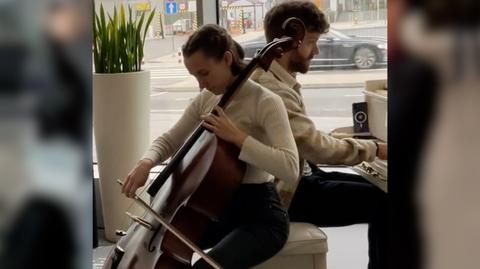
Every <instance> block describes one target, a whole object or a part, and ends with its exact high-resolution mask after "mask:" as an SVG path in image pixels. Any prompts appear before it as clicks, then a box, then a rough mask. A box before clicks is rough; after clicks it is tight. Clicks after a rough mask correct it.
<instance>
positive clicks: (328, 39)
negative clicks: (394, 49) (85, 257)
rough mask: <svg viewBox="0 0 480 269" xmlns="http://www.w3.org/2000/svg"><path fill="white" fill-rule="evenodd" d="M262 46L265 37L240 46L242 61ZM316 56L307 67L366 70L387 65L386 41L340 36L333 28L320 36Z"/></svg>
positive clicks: (376, 38)
mask: <svg viewBox="0 0 480 269" xmlns="http://www.w3.org/2000/svg"><path fill="white" fill-rule="evenodd" d="M265 45H266V41H265V37H263V36H262V37H260V38H257V40H254V41H251V42H247V43H243V44H242V47H243V48H244V49H245V59H246V60H250V59H251V58H252V57H253V56H254V55H255V53H256V52H257V50H259V49H261V48H263V47H264V46H265ZM317 45H318V47H319V51H320V52H319V54H318V55H315V57H314V58H313V59H312V62H311V65H310V68H311V69H313V68H322V67H356V68H359V69H369V68H373V67H378V66H382V65H383V66H384V65H386V64H387V40H386V39H385V38H381V37H361V36H350V35H346V34H343V33H341V32H339V31H336V30H334V29H330V31H329V32H328V33H326V34H323V35H321V36H320V39H319V40H318V43H317Z"/></svg>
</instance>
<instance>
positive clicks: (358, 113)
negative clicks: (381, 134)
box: [352, 102, 370, 135]
mask: <svg viewBox="0 0 480 269" xmlns="http://www.w3.org/2000/svg"><path fill="white" fill-rule="evenodd" d="M352 112H353V132H355V133H356V134H363V135H369V134H370V128H369V127H368V106H367V102H361V103H353V104H352Z"/></svg>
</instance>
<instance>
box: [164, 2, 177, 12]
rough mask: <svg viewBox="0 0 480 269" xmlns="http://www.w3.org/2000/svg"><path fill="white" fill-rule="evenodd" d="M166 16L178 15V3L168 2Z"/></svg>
mask: <svg viewBox="0 0 480 269" xmlns="http://www.w3.org/2000/svg"><path fill="white" fill-rule="evenodd" d="M165 14H177V2H175V1H169V2H166V3H165Z"/></svg>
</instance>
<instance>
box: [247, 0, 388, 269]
mask: <svg viewBox="0 0 480 269" xmlns="http://www.w3.org/2000/svg"><path fill="white" fill-rule="evenodd" d="M290 17H297V18H301V19H302V21H303V22H304V23H305V26H306V29H307V32H306V35H305V38H304V40H303V43H302V45H301V46H300V47H299V48H298V49H296V50H292V51H289V52H287V53H285V54H284V55H283V56H282V57H281V58H279V59H277V60H276V61H273V63H272V65H271V67H270V70H269V71H268V72H264V71H263V70H262V69H257V70H256V71H255V72H254V73H253V75H252V79H253V80H255V81H257V82H258V83H260V84H262V85H263V86H265V87H266V88H269V89H270V90H271V91H273V92H274V93H276V94H278V95H279V96H281V98H282V100H283V102H284V104H285V106H286V108H287V112H288V117H289V120H290V126H291V128H292V131H293V135H294V137H295V141H296V143H297V147H298V150H299V154H300V157H301V159H303V160H306V161H308V162H309V163H312V164H332V165H333V164H344V165H355V164H358V163H360V162H362V161H373V160H374V159H375V157H379V158H381V159H387V147H386V144H384V143H376V142H373V141H368V140H357V139H352V138H346V139H336V138H334V137H331V136H328V135H326V134H324V133H322V132H320V131H319V130H317V129H316V128H315V125H314V123H313V122H312V120H310V119H309V118H308V117H307V115H306V112H305V106H304V102H303V100H302V95H301V93H300V84H299V83H298V82H297V81H296V79H295V73H296V72H301V73H306V72H307V71H308V69H309V65H310V60H311V59H312V58H313V56H314V55H316V54H318V52H319V50H318V47H317V41H318V39H319V37H320V35H321V34H323V33H326V32H327V31H328V28H329V25H328V23H327V21H326V20H325V16H324V14H323V13H322V12H321V11H320V10H319V9H318V8H317V7H316V6H315V5H314V4H313V3H311V2H309V1H286V2H283V3H281V4H279V5H277V6H274V7H273V8H272V9H270V10H269V11H268V13H267V14H266V16H265V20H264V27H265V36H266V38H267V42H270V41H272V40H273V39H274V38H279V37H281V36H282V35H283V31H282V29H281V25H282V23H283V22H284V21H285V20H286V19H287V18H290ZM301 163H302V165H303V162H301ZM313 167H314V168H316V166H315V165H313ZM313 170H314V171H313V173H311V174H307V175H304V176H303V177H302V179H301V180H300V182H299V184H298V186H289V187H281V188H282V193H283V194H285V193H287V194H288V193H290V194H291V193H293V192H294V190H295V188H296V192H295V195H294V197H293V199H291V204H290V208H289V214H290V220H291V221H296V222H309V223H313V224H315V225H318V226H320V227H326V226H344V225H351V224H357V223H368V225H369V229H368V239H369V258H370V261H369V266H368V268H369V269H374V268H378V269H380V268H386V264H385V261H386V258H387V257H386V242H385V241H386V232H387V227H386V222H387V220H386V219H387V216H386V207H387V205H386V204H387V197H386V194H385V193H384V192H383V191H382V190H380V189H379V188H377V187H375V186H373V185H372V184H370V183H368V182H367V181H365V180H364V179H363V178H361V177H360V176H357V175H351V174H345V173H338V172H332V173H327V172H324V171H322V170H320V169H313ZM282 198H284V203H286V205H287V206H288V204H289V203H290V199H289V197H285V196H284V197H282Z"/></svg>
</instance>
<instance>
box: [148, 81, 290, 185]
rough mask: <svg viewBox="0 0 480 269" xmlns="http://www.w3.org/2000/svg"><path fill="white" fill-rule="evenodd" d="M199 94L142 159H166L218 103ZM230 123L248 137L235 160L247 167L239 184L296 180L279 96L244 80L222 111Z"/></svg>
mask: <svg viewBox="0 0 480 269" xmlns="http://www.w3.org/2000/svg"><path fill="white" fill-rule="evenodd" d="M219 98H220V96H215V95H214V94H213V93H211V92H209V91H208V90H203V91H202V92H201V93H200V94H199V95H198V96H197V97H196V98H195V99H194V100H193V101H192V103H191V104H190V105H189V106H188V107H187V109H186V110H185V112H184V113H183V115H182V117H181V118H180V120H179V121H178V122H177V123H176V124H175V125H174V126H173V127H172V128H171V129H170V130H168V131H167V132H166V133H164V134H163V135H162V136H160V137H158V138H157V139H155V140H154V141H153V143H152V145H151V147H150V149H149V150H148V151H147V152H146V153H145V155H144V156H143V158H147V159H150V160H152V161H153V162H154V163H155V164H158V163H159V162H162V161H164V160H166V159H167V158H168V157H170V156H171V155H172V154H173V153H174V152H175V151H176V150H177V149H178V148H179V147H180V146H181V145H182V144H183V142H184V141H185V140H186V139H187V137H188V136H189V135H190V134H191V132H192V131H193V130H194V129H195V127H196V126H197V125H198V124H199V123H200V122H201V119H200V116H201V115H204V114H208V113H209V112H210V111H211V109H212V108H213V106H214V105H215V104H216V103H217V102H218V100H219ZM225 113H226V114H227V115H228V117H229V118H230V120H231V121H232V122H233V123H234V124H235V126H237V127H238V128H239V129H240V130H242V131H243V132H245V133H246V134H247V135H248V137H247V138H246V139H245V141H244V142H243V144H242V148H241V151H240V155H239V159H240V160H242V161H244V162H245V163H246V164H247V169H246V173H245V176H244V178H243V183H264V182H270V181H273V178H274V177H276V178H280V179H281V180H284V181H286V182H288V183H293V182H294V181H296V180H297V179H298V175H299V167H298V162H299V160H298V151H297V147H296V145H295V140H294V138H293V135H292V131H291V128H290V125H289V122H288V116H287V111H286V109H285V107H284V105H283V103H282V100H281V98H280V97H279V96H277V95H275V94H273V93H272V92H271V91H269V90H267V89H265V88H264V87H262V86H260V85H259V84H257V83H255V82H253V81H251V80H247V81H246V82H245V84H244V85H243V86H242V88H240V89H239V90H237V93H236V94H235V96H234V97H233V99H232V100H231V102H230V103H229V104H228V106H227V108H226V109H225Z"/></svg>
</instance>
